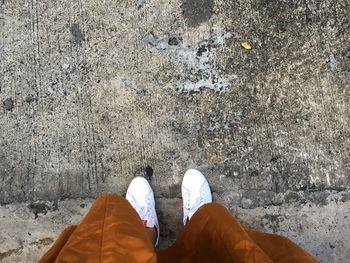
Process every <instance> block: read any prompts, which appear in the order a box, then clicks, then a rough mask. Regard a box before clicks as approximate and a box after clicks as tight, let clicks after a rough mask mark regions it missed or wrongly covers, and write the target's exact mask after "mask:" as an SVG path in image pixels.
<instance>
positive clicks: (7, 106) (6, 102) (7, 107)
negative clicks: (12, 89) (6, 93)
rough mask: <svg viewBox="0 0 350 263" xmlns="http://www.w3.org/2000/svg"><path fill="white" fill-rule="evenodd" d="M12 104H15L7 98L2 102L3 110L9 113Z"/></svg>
mask: <svg viewBox="0 0 350 263" xmlns="http://www.w3.org/2000/svg"><path fill="white" fill-rule="evenodd" d="M14 104H15V103H14V101H13V99H11V98H7V99H5V100H4V101H3V102H2V106H3V108H4V109H5V110H7V111H11V110H12V109H13V106H14Z"/></svg>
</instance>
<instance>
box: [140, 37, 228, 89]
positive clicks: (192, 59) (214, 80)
mask: <svg viewBox="0 0 350 263" xmlns="http://www.w3.org/2000/svg"><path fill="white" fill-rule="evenodd" d="M232 36H233V35H232V33H224V34H217V35H213V36H212V37H211V38H210V39H209V40H203V41H201V42H199V43H197V44H196V45H195V46H191V45H188V44H187V43H186V41H185V40H183V39H182V38H181V37H173V38H175V43H176V44H170V42H169V37H166V38H161V39H157V38H156V37H155V36H154V35H152V34H148V35H146V36H145V37H144V38H143V41H144V42H146V43H148V44H149V45H151V46H153V47H155V48H156V49H158V50H159V51H160V52H162V53H165V54H166V55H168V56H169V57H170V59H171V61H172V62H173V63H175V64H178V65H181V66H182V74H181V77H180V79H179V80H177V81H176V82H175V86H176V87H177V88H178V89H179V91H182V92H190V91H193V92H199V91H201V89H203V88H207V89H211V90H214V91H219V92H221V91H224V90H225V89H227V88H228V87H229V85H230V79H232V78H234V77H235V76H232V77H229V76H224V75H223V74H222V73H221V72H219V70H218V69H217V67H216V59H217V54H218V52H219V51H220V50H221V49H222V47H223V45H224V44H225V42H226V40H227V39H229V38H231V37H232Z"/></svg>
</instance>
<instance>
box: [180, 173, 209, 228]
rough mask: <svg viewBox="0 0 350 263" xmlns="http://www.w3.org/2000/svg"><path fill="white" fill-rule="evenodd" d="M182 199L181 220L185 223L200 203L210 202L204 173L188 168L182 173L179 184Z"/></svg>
mask: <svg viewBox="0 0 350 263" xmlns="http://www.w3.org/2000/svg"><path fill="white" fill-rule="evenodd" d="M181 192H182V201H183V213H184V215H183V222H184V225H186V222H187V220H190V219H191V217H192V216H193V214H194V213H195V212H196V211H197V210H198V208H199V207H201V206H202V205H205V204H208V203H211V202H212V196H211V192H210V187H209V184H208V181H207V180H206V179H205V177H204V175H203V174H202V173H201V172H200V171H198V170H196V169H189V170H187V172H186V173H185V175H184V178H183V180H182V186H181Z"/></svg>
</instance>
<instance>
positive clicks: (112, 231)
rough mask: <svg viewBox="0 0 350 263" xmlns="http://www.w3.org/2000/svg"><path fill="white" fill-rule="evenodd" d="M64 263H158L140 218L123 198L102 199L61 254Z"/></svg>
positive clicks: (59, 259) (72, 235)
mask: <svg viewBox="0 0 350 263" xmlns="http://www.w3.org/2000/svg"><path fill="white" fill-rule="evenodd" d="M55 262H57V263H60V262H93V263H95V262H104V263H108V262H138V263H141V262H142V263H144V262H157V259H156V255H155V252H154V248H153V244H152V243H151V242H150V240H149V238H148V236H147V232H146V230H145V227H144V225H143V224H142V221H141V220H140V217H139V215H138V214H137V212H136V211H135V209H133V207H132V206H131V205H130V203H129V202H128V201H127V200H126V199H125V198H123V197H121V196H117V195H114V194H104V195H102V196H101V197H99V198H98V199H97V200H96V201H95V203H94V204H93V206H92V207H91V209H90V210H89V212H88V214H87V215H86V216H85V218H84V219H83V221H82V222H81V224H80V225H79V226H78V227H77V228H76V229H75V230H74V231H73V233H72V234H71V235H70V237H69V239H68V240H67V242H66V243H65V245H64V246H63V248H62V250H61V252H60V253H59V254H58V256H57V258H56V261H55Z"/></svg>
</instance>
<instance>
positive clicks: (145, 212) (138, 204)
mask: <svg viewBox="0 0 350 263" xmlns="http://www.w3.org/2000/svg"><path fill="white" fill-rule="evenodd" d="M125 198H126V200H128V201H129V203H130V204H131V205H132V206H133V207H134V208H135V210H136V212H137V213H138V214H139V216H140V218H141V220H142V222H143V224H144V226H145V227H149V228H153V227H155V228H156V231H157V240H156V243H155V246H157V245H158V241H159V224H158V218H157V213H156V207H155V201H154V194H153V190H152V188H151V186H150V185H149V183H148V181H147V180H146V179H145V178H144V177H140V176H138V177H135V178H134V179H133V180H132V181H131V183H130V185H129V188H128V191H127V192H126V197H125Z"/></svg>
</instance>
